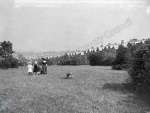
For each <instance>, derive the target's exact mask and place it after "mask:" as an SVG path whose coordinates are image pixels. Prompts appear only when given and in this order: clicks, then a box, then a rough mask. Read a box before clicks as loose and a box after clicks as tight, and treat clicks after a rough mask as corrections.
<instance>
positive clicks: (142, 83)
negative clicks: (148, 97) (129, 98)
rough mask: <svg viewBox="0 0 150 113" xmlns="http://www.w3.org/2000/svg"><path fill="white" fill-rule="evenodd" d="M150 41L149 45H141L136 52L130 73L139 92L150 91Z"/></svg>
mask: <svg viewBox="0 0 150 113" xmlns="http://www.w3.org/2000/svg"><path fill="white" fill-rule="evenodd" d="M149 45H150V41H149V43H148V45H143V46H140V48H138V49H137V51H136V52H135V56H134V58H133V64H132V68H131V69H130V70H129V75H130V77H131V78H132V84H133V85H134V88H135V89H136V90H138V91H139V92H142V93H143V92H145V91H146V92H147V93H150V48H149Z"/></svg>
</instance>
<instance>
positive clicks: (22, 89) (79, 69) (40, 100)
mask: <svg viewBox="0 0 150 113" xmlns="http://www.w3.org/2000/svg"><path fill="white" fill-rule="evenodd" d="M68 71H69V72H72V73H73V75H74V77H73V78H72V79H65V77H66V72H68ZM128 77H129V76H128V73H127V72H126V71H116V70H112V69H111V67H101V66H52V67H48V74H47V75H28V74H27V69H26V68H24V67H22V68H19V69H9V70H0V98H1V99H6V100H7V102H8V109H9V110H8V113H147V112H148V111H150V106H149V104H148V99H147V98H146V97H145V98H144V97H140V96H137V95H136V94H135V93H134V92H133V91H132V90H131V87H130V85H128V84H127V83H126V80H127V79H128Z"/></svg>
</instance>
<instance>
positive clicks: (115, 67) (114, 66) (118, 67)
mask: <svg viewBox="0 0 150 113" xmlns="http://www.w3.org/2000/svg"><path fill="white" fill-rule="evenodd" d="M112 69H115V70H122V69H123V67H122V65H120V64H118V65H112Z"/></svg>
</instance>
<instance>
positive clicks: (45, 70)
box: [41, 58, 47, 74]
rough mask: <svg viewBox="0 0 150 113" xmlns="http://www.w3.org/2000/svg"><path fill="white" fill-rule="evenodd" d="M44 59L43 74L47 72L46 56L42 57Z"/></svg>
mask: <svg viewBox="0 0 150 113" xmlns="http://www.w3.org/2000/svg"><path fill="white" fill-rule="evenodd" d="M42 59H43V61H42V71H41V74H47V62H46V59H45V58H42Z"/></svg>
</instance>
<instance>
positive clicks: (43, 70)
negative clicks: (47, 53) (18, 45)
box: [27, 58, 47, 75]
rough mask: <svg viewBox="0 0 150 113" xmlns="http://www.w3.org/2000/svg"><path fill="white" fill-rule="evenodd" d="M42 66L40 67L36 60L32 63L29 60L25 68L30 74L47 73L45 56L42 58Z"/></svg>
mask: <svg viewBox="0 0 150 113" xmlns="http://www.w3.org/2000/svg"><path fill="white" fill-rule="evenodd" d="M42 60H43V61H42V66H41V67H40V65H39V64H38V62H37V61H35V62H34V65H32V63H31V62H28V66H27V69H28V73H29V75H32V74H35V75H36V74H38V75H39V74H47V62H46V59H45V58H42Z"/></svg>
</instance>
